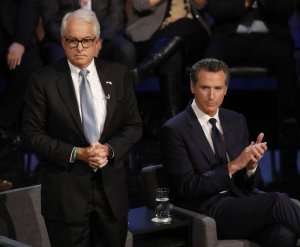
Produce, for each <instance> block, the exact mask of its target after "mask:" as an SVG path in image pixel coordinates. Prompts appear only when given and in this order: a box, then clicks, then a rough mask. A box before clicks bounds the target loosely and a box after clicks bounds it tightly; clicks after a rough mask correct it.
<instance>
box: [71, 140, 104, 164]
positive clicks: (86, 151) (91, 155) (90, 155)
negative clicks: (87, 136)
mask: <svg viewBox="0 0 300 247" xmlns="http://www.w3.org/2000/svg"><path fill="white" fill-rule="evenodd" d="M108 157H109V147H108V145H107V144H101V143H99V142H95V143H92V144H91V145H90V146H88V147H85V148H78V150H77V159H78V160H81V161H84V162H85V163H87V164H88V165H89V166H90V167H91V168H93V169H99V168H103V167H104V166H106V165H107V163H108Z"/></svg>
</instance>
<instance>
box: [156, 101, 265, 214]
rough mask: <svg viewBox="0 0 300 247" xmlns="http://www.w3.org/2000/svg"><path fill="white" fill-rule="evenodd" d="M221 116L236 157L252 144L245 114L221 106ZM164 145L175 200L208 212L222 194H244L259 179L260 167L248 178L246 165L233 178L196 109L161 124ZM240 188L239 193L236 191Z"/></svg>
mask: <svg viewBox="0 0 300 247" xmlns="http://www.w3.org/2000/svg"><path fill="white" fill-rule="evenodd" d="M219 118H220V122H221V125H222V128H223V131H224V139H225V144H226V150H227V153H228V156H229V159H230V160H233V159H235V158H236V157H237V156H238V155H239V154H240V153H241V151H242V150H243V149H244V148H245V147H246V146H248V145H249V143H248V130H247V125H246V121H245V119H244V117H243V116H242V115H241V114H239V113H236V112H233V111H230V110H226V109H223V108H220V110H219ZM160 134H161V135H160V137H161V149H162V157H163V164H164V168H165V169H164V170H165V172H166V174H167V177H168V178H170V181H169V182H170V187H171V194H173V199H174V201H175V203H177V204H180V205H181V206H184V207H187V208H190V209H193V210H197V211H200V212H203V213H206V210H207V209H208V207H209V206H210V205H211V204H212V203H214V202H215V201H216V200H217V199H218V198H219V197H220V196H224V195H225V194H220V193H219V192H221V191H225V190H227V191H229V192H228V193H226V195H232V196H241V195H246V194H249V193H252V191H253V189H254V186H255V184H256V183H257V182H258V179H259V177H260V176H259V170H258V171H257V172H256V173H255V175H254V176H252V177H251V178H248V176H247V174H246V169H244V170H241V171H240V172H237V173H235V174H234V175H233V178H232V179H230V177H229V174H228V168H227V164H218V163H217V161H216V158H215V156H214V153H213V151H212V149H211V147H210V145H209V143H208V141H207V138H206V136H205V134H204V132H203V130H202V127H201V125H200V123H199V121H198V119H197V117H196V115H195V113H194V111H193V109H192V107H191V106H188V107H187V108H186V110H185V111H183V112H182V113H180V114H178V115H177V116H175V117H174V118H171V119H170V120H168V121H167V122H166V123H165V124H164V125H163V126H162V128H161V132H160ZM236 192H237V194H236Z"/></svg>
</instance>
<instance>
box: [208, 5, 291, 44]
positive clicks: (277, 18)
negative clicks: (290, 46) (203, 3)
mask: <svg viewBox="0 0 300 247" xmlns="http://www.w3.org/2000/svg"><path fill="white" fill-rule="evenodd" d="M244 2H245V1H244V0H209V1H208V4H207V9H208V12H209V13H210V14H211V15H212V17H213V19H214V25H213V27H212V34H213V38H214V37H220V36H225V35H226V36H228V35H232V34H234V33H235V31H236V29H237V26H238V24H239V23H240V21H241V20H242V18H243V17H244V16H245V15H246V13H247V12H246V10H245V6H244V4H245V3H244ZM258 5H259V9H260V10H261V15H262V18H263V20H264V21H265V23H266V25H267V27H268V28H269V30H270V32H271V33H272V34H273V35H275V36H277V37H279V38H281V39H287V38H289V39H292V36H291V32H290V28H289V19H290V17H291V16H292V14H293V13H294V10H295V3H294V0H284V1H283V0H258Z"/></svg>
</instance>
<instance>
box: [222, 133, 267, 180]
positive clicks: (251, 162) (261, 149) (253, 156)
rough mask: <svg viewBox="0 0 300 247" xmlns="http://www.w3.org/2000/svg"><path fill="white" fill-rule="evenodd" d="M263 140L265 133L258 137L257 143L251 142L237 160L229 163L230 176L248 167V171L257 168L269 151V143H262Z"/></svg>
mask: <svg viewBox="0 0 300 247" xmlns="http://www.w3.org/2000/svg"><path fill="white" fill-rule="evenodd" d="M263 138H264V133H260V134H259V135H258V136H257V139H256V142H251V143H250V145H249V146H248V147H246V148H245V149H244V150H243V151H242V152H241V154H240V155H239V156H238V157H237V158H236V159H235V160H233V161H231V162H229V164H228V170H229V174H231V175H232V174H233V173H235V172H237V171H239V170H241V169H243V168H245V167H247V169H248V170H253V169H255V168H256V167H257V165H258V162H259V161H260V160H261V158H262V157H263V155H264V153H265V152H266V151H267V149H268V148H267V143H266V142H262V140H263Z"/></svg>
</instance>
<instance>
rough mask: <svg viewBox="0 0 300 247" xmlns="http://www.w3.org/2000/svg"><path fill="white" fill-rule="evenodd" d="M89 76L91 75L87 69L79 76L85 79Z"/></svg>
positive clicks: (80, 72)
mask: <svg viewBox="0 0 300 247" xmlns="http://www.w3.org/2000/svg"><path fill="white" fill-rule="evenodd" d="M88 74H89V71H88V70H87V69H81V70H80V71H79V75H80V76H82V77H84V78H86V77H87V75H88Z"/></svg>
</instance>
